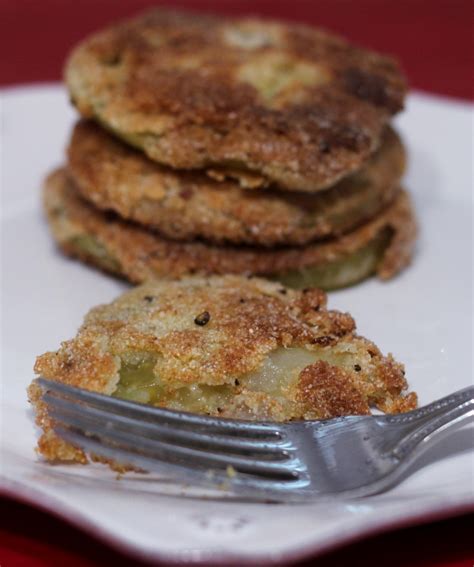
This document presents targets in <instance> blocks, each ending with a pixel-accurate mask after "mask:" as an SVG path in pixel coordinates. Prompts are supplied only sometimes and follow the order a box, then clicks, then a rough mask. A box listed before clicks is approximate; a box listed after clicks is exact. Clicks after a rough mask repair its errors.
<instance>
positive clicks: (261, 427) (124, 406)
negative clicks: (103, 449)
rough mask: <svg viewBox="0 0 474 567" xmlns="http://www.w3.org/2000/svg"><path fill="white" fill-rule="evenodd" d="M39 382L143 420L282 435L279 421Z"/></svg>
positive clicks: (252, 436)
mask: <svg viewBox="0 0 474 567" xmlns="http://www.w3.org/2000/svg"><path fill="white" fill-rule="evenodd" d="M36 382H37V383H38V384H39V385H40V386H41V387H42V388H43V389H44V390H47V391H49V392H51V393H53V394H56V395H59V396H62V397H67V398H69V399H71V400H74V401H76V402H81V403H85V404H88V405H90V406H93V407H95V408H98V409H103V410H107V411H110V412H111V413H117V414H120V415H123V416H135V417H137V418H138V419H140V420H143V421H150V420H153V422H155V423H166V424H169V425H179V426H180V427H183V426H184V427H189V428H193V430H194V431H195V430H196V427H199V428H200V429H204V428H205V429H206V430H207V431H209V433H211V432H213V433H216V434H221V435H238V436H239V437H249V438H250V439H255V438H259V439H264V438H268V439H269V440H270V441H275V440H276V439H279V438H281V437H282V433H281V429H280V428H279V427H278V426H277V425H276V424H265V423H258V424H257V423H253V422H249V421H243V420H242V421H239V420H229V419H219V418H215V417H209V416H203V415H198V414H193V413H187V412H181V411H175V410H169V409H164V408H158V407H155V406H150V405H145V404H140V403H137V402H130V401H128V400H124V399H121V398H113V397H111V396H107V395H104V394H98V393H96V392H91V391H90V390H84V389H82V388H75V387H73V386H69V385H67V384H63V383H61V382H56V381H52V380H46V379H45V378H37V379H36Z"/></svg>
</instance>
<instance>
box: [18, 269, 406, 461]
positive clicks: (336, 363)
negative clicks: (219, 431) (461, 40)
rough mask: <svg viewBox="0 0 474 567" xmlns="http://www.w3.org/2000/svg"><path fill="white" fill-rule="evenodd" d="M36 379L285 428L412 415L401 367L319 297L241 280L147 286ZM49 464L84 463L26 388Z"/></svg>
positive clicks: (46, 360) (85, 328)
mask: <svg viewBox="0 0 474 567" xmlns="http://www.w3.org/2000/svg"><path fill="white" fill-rule="evenodd" d="M35 372H36V373H37V375H40V376H44V377H46V378H48V379H50V380H57V381H61V382H64V383H66V384H70V385H73V386H78V387H82V388H86V389H88V390H92V391H95V392H100V393H104V394H108V395H111V396H118V397H121V398H126V399H129V400H134V401H139V402H142V403H147V404H151V405H154V406H160V407H167V408H174V409H179V410H184V411H190V412H197V413H202V414H207V415H212V416H222V417H229V418H239V419H249V420H274V421H287V420H293V419H323V418H330V417H335V416H341V415H350V414H369V413H370V411H371V408H377V409H379V410H382V411H384V412H389V413H395V412H402V411H406V410H409V409H412V408H414V407H415V406H416V403H417V399H416V395H415V394H414V393H408V394H407V393H406V389H407V382H406V379H405V373H404V370H403V366H402V365H401V364H399V363H398V362H396V361H395V360H394V359H393V357H392V356H391V355H388V356H384V355H382V353H381V352H380V350H379V349H378V348H377V347H376V346H375V344H374V343H372V342H371V341H369V340H367V339H365V338H363V337H360V336H359V335H357V334H356V332H355V323H354V320H353V319H352V317H351V316H350V315H349V314H347V313H341V312H338V311H332V310H328V309H327V307H326V296H325V294H324V292H322V291H321V290H318V289H308V290H305V291H294V290H291V289H288V288H286V287H283V286H282V285H281V284H279V283H272V282H269V281H266V280H263V279H259V278H251V279H248V278H245V277H242V276H213V277H210V278H203V277H196V276H195V277H191V278H184V279H182V280H180V281H173V282H170V281H150V282H147V283H145V284H143V285H141V286H138V287H135V288H133V289H132V290H131V291H128V292H126V293H125V294H123V295H122V296H120V297H119V298H118V299H116V300H115V301H113V302H112V303H110V304H109V305H102V306H99V307H96V308H94V309H92V311H90V312H89V314H88V315H87V316H86V318H85V321H84V324H83V325H82V327H81V328H80V329H79V332H78V334H77V336H76V337H75V338H74V339H72V340H68V341H65V342H63V343H62V345H61V347H60V348H59V350H58V351H57V352H48V353H46V354H43V355H42V356H40V357H38V359H37V361H36V365H35ZM29 394H30V399H31V401H32V402H33V403H34V404H35V406H36V411H37V423H38V425H39V426H40V427H41V428H42V429H43V435H42V437H41V439H40V441H39V450H40V452H41V453H42V454H43V455H44V456H45V457H46V458H47V459H48V460H51V461H58V460H60V461H61V460H78V461H82V462H83V461H85V460H86V456H85V455H84V454H83V453H82V452H81V451H80V450H78V449H75V448H74V447H72V446H70V445H68V444H66V443H64V442H63V441H61V440H60V439H58V438H57V437H56V436H55V434H54V433H53V430H52V427H53V425H54V424H53V421H52V419H51V418H50V416H49V415H48V412H47V408H46V407H45V406H44V405H43V403H42V402H41V399H40V391H39V388H38V386H37V385H36V384H35V383H33V384H32V386H31V387H30V389H29Z"/></svg>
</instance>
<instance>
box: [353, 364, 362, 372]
mask: <svg viewBox="0 0 474 567" xmlns="http://www.w3.org/2000/svg"><path fill="white" fill-rule="evenodd" d="M354 370H355V371H356V372H360V371H361V370H362V366H361V365H360V364H354Z"/></svg>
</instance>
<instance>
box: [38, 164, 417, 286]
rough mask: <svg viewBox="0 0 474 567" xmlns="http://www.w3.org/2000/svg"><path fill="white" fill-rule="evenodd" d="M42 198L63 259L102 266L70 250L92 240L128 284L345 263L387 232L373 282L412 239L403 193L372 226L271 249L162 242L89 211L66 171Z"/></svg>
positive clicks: (387, 273)
mask: <svg viewBox="0 0 474 567" xmlns="http://www.w3.org/2000/svg"><path fill="white" fill-rule="evenodd" d="M44 199H45V207H46V212H47V215H48V218H49V222H50V226H51V229H52V231H53V235H54V237H55V239H56V241H57V242H58V243H59V245H60V246H61V248H62V249H63V250H64V251H65V252H66V253H69V254H71V255H73V256H76V257H79V258H81V259H83V260H85V261H87V262H90V263H92V264H95V265H99V267H104V265H103V263H102V262H101V261H100V259H99V261H98V259H97V257H94V256H91V255H89V254H88V253H86V252H84V251H81V250H80V249H79V247H78V246H77V238H80V237H81V236H87V235H89V236H92V237H93V238H94V239H95V240H96V241H97V242H98V243H99V244H100V245H101V247H103V249H104V250H106V251H107V254H108V255H109V256H111V257H112V258H113V259H114V262H113V263H111V264H109V265H108V266H107V265H106V266H105V268H106V269H108V270H110V271H112V272H114V273H117V274H118V275H121V276H123V277H125V278H127V279H129V280H130V281H131V282H134V283H140V282H142V281H145V280H146V279H148V278H152V277H164V278H176V277H180V276H183V275H189V274H193V273H200V274H226V273H237V274H238V273H241V274H259V275H272V274H284V273H285V272H287V271H290V270H297V269H301V268H306V267H310V266H311V267H312V266H321V265H324V264H326V263H328V262H333V261H335V260H337V259H338V258H344V257H345V256H346V255H349V254H351V253H354V252H356V251H357V250H360V249H361V248H363V247H364V246H366V245H367V244H368V243H370V242H371V241H373V239H375V238H376V237H377V236H378V235H379V234H380V233H381V232H382V231H384V230H386V229H389V230H391V231H392V232H393V236H392V238H391V241H390V244H389V246H388V247H387V249H386V251H385V254H384V257H383V258H382V261H381V262H380V263H379V265H378V275H379V276H380V277H381V278H383V279H386V278H389V277H392V276H394V275H395V274H396V273H398V272H399V271H400V270H401V269H402V268H403V267H405V266H406V265H407V264H408V263H409V261H410V258H411V254H412V250H413V244H414V239H415V235H416V223H415V220H414V215H413V211H412V208H411V204H410V200H409V198H408V195H407V194H406V193H404V192H401V193H399V195H398V196H397V198H396V199H395V202H394V203H393V204H392V205H390V206H389V207H388V208H387V209H386V210H385V211H384V212H382V213H381V214H379V215H378V216H377V217H376V218H375V219H373V220H371V221H369V222H368V223H366V224H365V225H363V226H361V227H359V228H357V229H356V230H354V231H352V232H350V233H348V234H346V235H343V236H341V237H339V238H337V239H332V240H328V241H324V242H320V243H314V244H309V245H307V246H304V247H285V248H275V249H268V248H257V247H243V246H240V247H239V246H217V245H211V244H206V243H203V242H199V241H195V242H173V241H169V240H166V239H164V238H162V237H160V236H158V235H156V234H153V233H151V232H149V231H147V230H145V229H144V228H142V227H139V226H138V225H133V224H130V223H126V222H124V221H122V220H121V219H118V218H117V217H115V216H112V217H110V216H107V215H106V214H104V213H101V212H99V211H97V210H96V209H94V208H93V207H91V206H90V205H89V204H87V203H86V202H85V201H83V200H81V199H80V198H79V197H78V196H77V192H76V190H75V188H74V186H73V183H72V181H71V180H70V179H69V178H68V176H67V174H66V172H65V170H58V171H56V172H54V173H53V174H51V175H50V176H49V177H48V179H47V180H46V184H45V195H44Z"/></svg>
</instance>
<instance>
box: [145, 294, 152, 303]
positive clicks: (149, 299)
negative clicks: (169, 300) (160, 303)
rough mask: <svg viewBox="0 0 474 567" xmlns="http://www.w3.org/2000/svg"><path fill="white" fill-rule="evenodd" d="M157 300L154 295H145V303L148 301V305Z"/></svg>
mask: <svg viewBox="0 0 474 567" xmlns="http://www.w3.org/2000/svg"><path fill="white" fill-rule="evenodd" d="M154 299H155V298H154V297H153V296H152V295H145V296H144V298H143V300H144V301H148V303H151V302H152V301H153V300H154Z"/></svg>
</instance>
